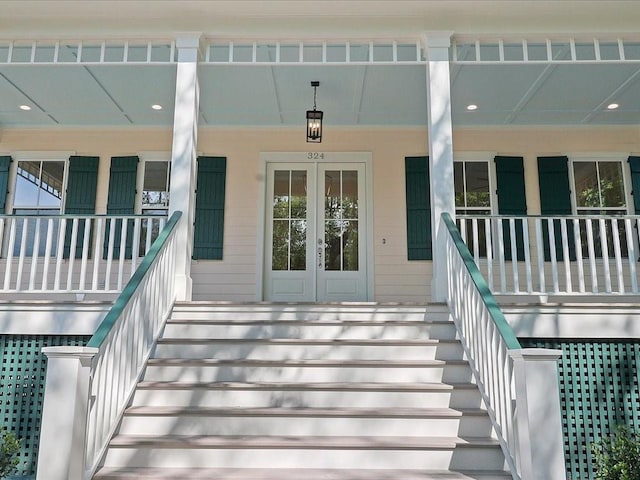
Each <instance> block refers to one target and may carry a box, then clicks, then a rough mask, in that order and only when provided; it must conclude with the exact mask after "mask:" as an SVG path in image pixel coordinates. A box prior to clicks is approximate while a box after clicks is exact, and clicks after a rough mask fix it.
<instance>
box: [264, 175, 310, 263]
mask: <svg viewBox="0 0 640 480" xmlns="http://www.w3.org/2000/svg"><path fill="white" fill-rule="evenodd" d="M306 218H307V172H306V171H305V170H276V171H275V172H274V174H273V236H272V238H271V241H272V247H271V248H272V260H271V268H272V270H306V269H307V220H306Z"/></svg>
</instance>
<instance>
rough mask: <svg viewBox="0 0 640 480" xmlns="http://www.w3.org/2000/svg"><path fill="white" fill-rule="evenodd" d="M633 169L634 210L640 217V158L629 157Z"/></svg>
mask: <svg viewBox="0 0 640 480" xmlns="http://www.w3.org/2000/svg"><path fill="white" fill-rule="evenodd" d="M627 161H628V162H629V168H630V169H631V195H633V208H634V211H635V212H636V215H640V157H629V159H628V160H627Z"/></svg>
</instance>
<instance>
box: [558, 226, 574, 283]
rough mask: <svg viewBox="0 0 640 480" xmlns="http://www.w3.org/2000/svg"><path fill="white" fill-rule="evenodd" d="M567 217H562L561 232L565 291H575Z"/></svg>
mask: <svg viewBox="0 0 640 480" xmlns="http://www.w3.org/2000/svg"><path fill="white" fill-rule="evenodd" d="M567 221H568V219H567V218H561V219H560V233H561V235H562V260H563V263H564V278H565V291H566V292H569V293H571V292H573V285H572V282H571V256H570V252H569V232H567Z"/></svg>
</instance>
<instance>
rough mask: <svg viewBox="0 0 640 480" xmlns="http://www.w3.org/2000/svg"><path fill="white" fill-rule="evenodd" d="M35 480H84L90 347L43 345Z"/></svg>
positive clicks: (96, 350) (93, 352) (95, 349)
mask: <svg viewBox="0 0 640 480" xmlns="http://www.w3.org/2000/svg"><path fill="white" fill-rule="evenodd" d="M42 351H43V353H44V354H45V355H46V356H47V379H46V383H45V390H44V403H43V405H42V426H41V427H40V445H39V447H38V471H37V472H38V473H37V480H41V479H42V480H83V476H84V470H85V446H86V434H87V433H86V430H87V414H88V411H89V388H90V373H91V361H92V359H93V357H94V356H95V355H96V354H97V353H98V349H97V348H89V347H45V348H43V349H42Z"/></svg>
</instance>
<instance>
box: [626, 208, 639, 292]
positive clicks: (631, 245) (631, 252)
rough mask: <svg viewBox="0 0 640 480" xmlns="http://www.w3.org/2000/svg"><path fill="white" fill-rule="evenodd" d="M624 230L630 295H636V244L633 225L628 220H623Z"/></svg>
mask: <svg viewBox="0 0 640 480" xmlns="http://www.w3.org/2000/svg"><path fill="white" fill-rule="evenodd" d="M624 230H625V234H626V238H627V260H628V262H629V276H630V277H631V293H638V277H637V274H638V273H637V270H636V261H637V259H638V254H637V252H636V242H635V241H634V238H633V224H632V223H631V219H630V218H625V219H624Z"/></svg>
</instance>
